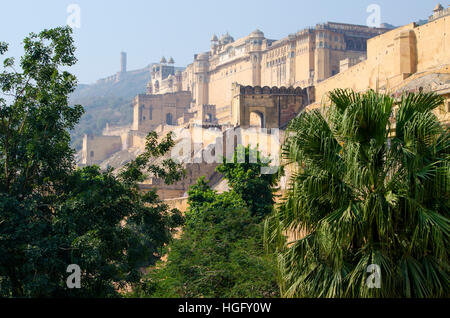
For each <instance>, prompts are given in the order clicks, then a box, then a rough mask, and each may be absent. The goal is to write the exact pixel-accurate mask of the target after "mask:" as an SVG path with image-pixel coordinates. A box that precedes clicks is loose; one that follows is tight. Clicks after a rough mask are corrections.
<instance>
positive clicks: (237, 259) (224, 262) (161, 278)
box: [135, 147, 278, 297]
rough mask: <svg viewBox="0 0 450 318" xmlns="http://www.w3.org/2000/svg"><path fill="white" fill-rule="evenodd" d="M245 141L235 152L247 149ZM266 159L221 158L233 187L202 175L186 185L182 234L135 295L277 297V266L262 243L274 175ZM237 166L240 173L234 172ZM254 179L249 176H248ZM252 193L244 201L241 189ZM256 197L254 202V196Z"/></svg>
mask: <svg viewBox="0 0 450 318" xmlns="http://www.w3.org/2000/svg"><path fill="white" fill-rule="evenodd" d="M249 151H252V150H250V148H249V147H247V148H245V149H244V148H241V149H240V150H238V152H241V153H247V155H248V154H249ZM265 165H266V164H264V163H262V162H261V161H259V160H258V162H257V163H253V164H249V163H248V162H247V163H238V162H237V161H236V156H235V162H234V163H229V164H225V163H224V164H222V165H220V166H219V167H218V171H221V172H222V173H224V175H225V177H226V178H228V182H229V184H230V185H231V187H232V189H231V190H230V191H228V192H224V193H222V194H217V193H216V192H215V191H214V190H212V189H211V188H210V186H209V185H208V182H207V181H206V180H205V179H204V178H203V177H202V178H200V179H199V180H198V182H197V184H195V185H193V186H191V187H190V189H189V191H188V195H189V198H188V203H189V209H188V211H187V212H186V224H185V226H184V227H183V230H182V231H183V233H182V234H181V237H180V238H179V239H177V240H175V241H174V242H173V243H172V244H170V245H169V249H170V252H169V254H168V260H167V262H166V263H161V264H159V267H157V268H156V269H153V270H151V272H150V274H149V275H148V278H147V280H146V281H145V282H144V284H143V286H141V287H139V288H137V289H136V290H135V293H136V294H135V296H136V295H139V296H146V297H276V296H277V295H278V287H277V282H276V267H275V262H274V259H273V256H272V255H269V254H267V253H265V251H264V246H263V223H262V221H261V219H262V216H263V215H264V214H266V213H269V212H271V211H270V209H271V207H272V205H271V202H273V194H272V191H273V189H272V186H273V184H274V182H275V176H264V175H261V172H260V171H261V167H262V166H265ZM234 172H239V173H234ZM250 178H251V179H253V180H256V179H258V180H259V181H258V182H249V181H250V180H249V179H250ZM249 193H253V194H254V198H252V200H248V201H246V198H248V196H247V195H246V194H249ZM257 198H259V199H260V200H261V202H259V203H258V204H256V202H255V200H254V199H257Z"/></svg>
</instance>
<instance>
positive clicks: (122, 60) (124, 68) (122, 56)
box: [120, 52, 127, 73]
mask: <svg viewBox="0 0 450 318" xmlns="http://www.w3.org/2000/svg"><path fill="white" fill-rule="evenodd" d="M126 72H127V53H126V52H120V73H126Z"/></svg>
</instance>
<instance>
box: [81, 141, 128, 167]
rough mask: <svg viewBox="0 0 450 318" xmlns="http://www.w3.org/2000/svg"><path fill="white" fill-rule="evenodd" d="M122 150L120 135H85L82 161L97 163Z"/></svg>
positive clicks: (88, 163) (90, 163) (89, 163)
mask: <svg viewBox="0 0 450 318" xmlns="http://www.w3.org/2000/svg"><path fill="white" fill-rule="evenodd" d="M120 150H122V140H121V137H120V136H92V135H84V138H83V149H82V163H83V164H87V165H92V164H97V163H100V162H101V161H103V160H105V159H106V158H108V157H109V156H110V155H111V154H113V153H115V152H117V151H120Z"/></svg>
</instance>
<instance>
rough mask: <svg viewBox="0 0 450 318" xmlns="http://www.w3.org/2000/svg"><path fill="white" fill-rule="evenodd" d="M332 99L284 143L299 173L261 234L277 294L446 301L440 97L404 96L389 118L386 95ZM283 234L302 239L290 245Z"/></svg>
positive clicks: (448, 144)
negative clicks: (274, 263) (272, 257)
mask: <svg viewBox="0 0 450 318" xmlns="http://www.w3.org/2000/svg"><path fill="white" fill-rule="evenodd" d="M329 98H330V101H331V106H330V107H329V108H328V109H327V111H326V113H325V114H322V112H321V111H319V110H313V111H310V112H304V113H302V114H300V115H299V116H298V117H297V118H295V119H294V120H293V121H292V122H291V124H290V126H289V128H288V130H287V136H288V137H287V138H286V141H285V144H284V146H283V158H284V159H285V161H286V163H287V164H291V165H294V166H297V169H296V171H297V172H296V173H295V174H294V175H293V177H292V178H291V179H290V184H289V190H288V193H287V195H286V197H285V200H284V201H283V202H282V203H281V204H280V205H279V207H278V209H277V210H276V211H275V212H274V214H273V215H271V217H270V218H269V219H268V220H267V222H266V237H265V240H266V243H269V244H272V245H274V246H275V247H276V253H277V258H278V268H279V271H280V273H279V274H280V277H281V279H280V289H281V294H282V296H283V297H447V296H448V295H449V265H448V254H447V248H448V246H449V233H450V220H449V203H450V200H449V194H450V191H449V180H450V169H449V162H450V160H449V159H450V156H449V153H450V138H449V137H450V136H449V130H448V129H447V128H445V127H443V126H442V125H441V124H440V122H439V121H438V119H437V118H436V117H435V115H434V114H433V113H432V110H433V109H435V108H436V107H438V106H439V105H440V104H441V103H442V102H443V101H442V98H441V97H439V96H437V95H435V94H432V93H419V94H407V95H404V96H403V97H402V98H401V99H400V100H399V101H398V106H399V107H398V112H397V114H396V115H395V118H393V115H392V114H393V107H394V105H395V101H394V100H393V98H391V97H390V96H388V95H382V94H378V93H376V92H374V91H368V92H367V93H364V94H358V93H354V92H352V91H349V90H340V89H338V90H335V91H333V92H331V93H330V94H329ZM393 119H395V121H393ZM392 122H395V128H394V126H393V124H392ZM289 231H303V232H304V233H306V235H305V236H304V237H303V238H301V239H298V240H294V241H292V242H288V241H287V239H286V238H285V235H284V234H286V232H289ZM372 264H374V265H375V266H370V265H372ZM369 266H370V267H369ZM377 268H378V269H379V271H376V272H373V269H377ZM378 278H379V279H380V282H381V286H377V279H378ZM370 287H372V288H370ZM377 287H381V288H377Z"/></svg>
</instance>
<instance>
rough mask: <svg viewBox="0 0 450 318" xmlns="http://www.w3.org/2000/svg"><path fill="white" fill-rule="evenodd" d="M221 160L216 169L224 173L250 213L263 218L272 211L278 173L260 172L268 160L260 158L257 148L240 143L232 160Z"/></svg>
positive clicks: (267, 164) (266, 165) (267, 163)
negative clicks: (221, 162)
mask: <svg viewBox="0 0 450 318" xmlns="http://www.w3.org/2000/svg"><path fill="white" fill-rule="evenodd" d="M250 158H253V159H254V160H250ZM223 160H224V162H223V164H221V165H219V166H218V167H217V171H218V172H220V173H222V174H223V175H224V177H225V179H227V180H228V184H229V186H230V187H231V188H232V189H233V191H234V192H236V193H237V194H239V196H240V197H241V198H242V199H243V200H244V202H245V203H246V204H247V206H248V208H249V209H250V211H251V213H252V215H254V216H257V217H259V218H260V219H263V218H264V217H265V216H266V215H267V214H269V213H270V212H272V208H273V205H274V191H275V190H276V189H275V188H274V186H275V184H276V182H277V179H278V173H274V174H261V168H262V167H268V166H269V163H270V162H269V161H268V160H264V159H263V160H262V158H261V156H260V152H259V151H257V149H252V148H251V147H250V146H247V147H243V146H242V145H238V147H237V148H236V151H235V152H234V156H233V160H232V162H227V161H226V159H225V158H224V159H223ZM252 161H256V162H255V163H252Z"/></svg>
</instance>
